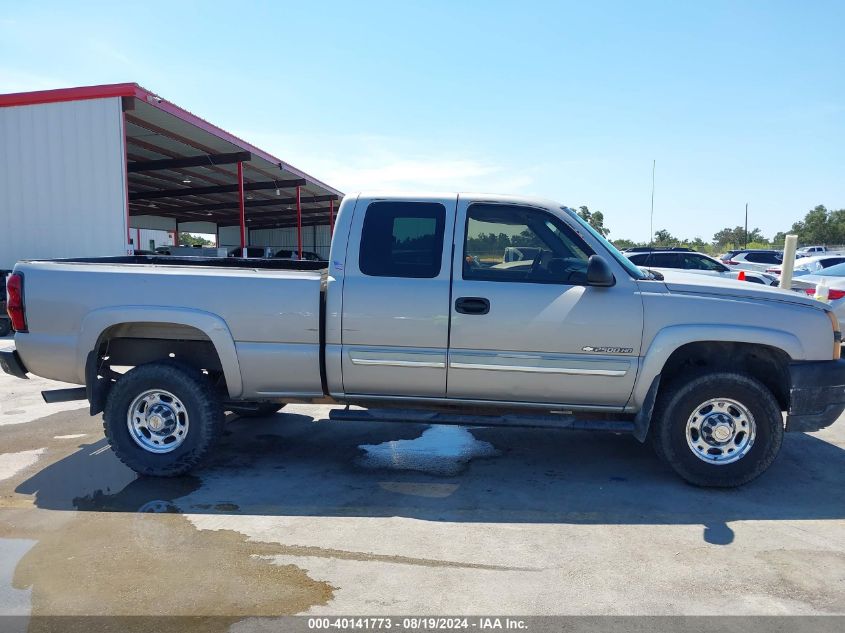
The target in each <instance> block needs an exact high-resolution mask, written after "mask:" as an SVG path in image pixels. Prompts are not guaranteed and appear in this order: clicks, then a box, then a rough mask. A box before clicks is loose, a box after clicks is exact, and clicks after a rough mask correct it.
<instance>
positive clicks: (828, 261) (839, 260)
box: [821, 257, 845, 268]
mask: <svg viewBox="0 0 845 633" xmlns="http://www.w3.org/2000/svg"><path fill="white" fill-rule="evenodd" d="M842 262H845V258H842V257H831V258H830V259H825V260H824V261H822V262H821V265H822V268H830V267H831V266H836V264H841V263H842Z"/></svg>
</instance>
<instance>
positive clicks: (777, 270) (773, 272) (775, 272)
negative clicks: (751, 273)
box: [766, 268, 780, 275]
mask: <svg viewBox="0 0 845 633" xmlns="http://www.w3.org/2000/svg"><path fill="white" fill-rule="evenodd" d="M766 272H767V273H769V274H770V275H780V268H767V269H766Z"/></svg>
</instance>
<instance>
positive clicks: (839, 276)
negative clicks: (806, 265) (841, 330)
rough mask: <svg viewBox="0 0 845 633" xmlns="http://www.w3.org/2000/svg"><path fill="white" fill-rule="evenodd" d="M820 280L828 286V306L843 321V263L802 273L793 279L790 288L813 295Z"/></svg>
mask: <svg viewBox="0 0 845 633" xmlns="http://www.w3.org/2000/svg"><path fill="white" fill-rule="evenodd" d="M822 281H824V284H825V285H826V286H827V287H828V288H829V290H828V295H827V299H828V303H829V304H830V307H832V308H833V312H834V313H835V314H836V316H837V317H838V318H839V320H840V322H843V321H845V263H842V264H836V265H835V266H831V267H829V268H825V269H823V270H820V271H817V272H814V273H811V274H807V275H802V276H800V277H799V278H798V279H795V280H793V282H792V289H793V290H797V291H800V292H804V293H806V294H808V295H810V296H813V295H814V294H816V286H817V285H818V284H819V283H821V282H822Z"/></svg>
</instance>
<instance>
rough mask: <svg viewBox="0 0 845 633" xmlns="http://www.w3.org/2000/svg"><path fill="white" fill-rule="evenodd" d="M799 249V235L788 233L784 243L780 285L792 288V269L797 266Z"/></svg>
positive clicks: (788, 288)
mask: <svg viewBox="0 0 845 633" xmlns="http://www.w3.org/2000/svg"><path fill="white" fill-rule="evenodd" d="M797 249H798V236H797V235H787V236H786V242H785V243H784V245H783V264H782V265H781V267H780V287H781V288H786V289H787V290H790V289H791V288H792V270H793V269H794V268H795V251H796V250H797Z"/></svg>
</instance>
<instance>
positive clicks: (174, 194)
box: [129, 178, 306, 200]
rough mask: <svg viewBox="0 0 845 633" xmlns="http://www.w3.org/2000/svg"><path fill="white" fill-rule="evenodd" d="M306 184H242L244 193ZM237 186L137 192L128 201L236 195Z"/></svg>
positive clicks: (274, 181)
mask: <svg viewBox="0 0 845 633" xmlns="http://www.w3.org/2000/svg"><path fill="white" fill-rule="evenodd" d="M305 184H306V182H305V179H304V178H295V179H293V180H267V181H263V182H247V183H244V191H261V190H264V189H292V188H293V187H300V186H304V185H305ZM238 191H239V189H238V185H237V184H234V185H215V186H213V187H183V188H181V189H162V190H161V191H138V192H136V193H130V194H129V199H130V200H154V199H156V198H181V197H184V196H205V195H208V194H212V193H237V192H238Z"/></svg>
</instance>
